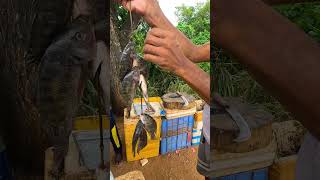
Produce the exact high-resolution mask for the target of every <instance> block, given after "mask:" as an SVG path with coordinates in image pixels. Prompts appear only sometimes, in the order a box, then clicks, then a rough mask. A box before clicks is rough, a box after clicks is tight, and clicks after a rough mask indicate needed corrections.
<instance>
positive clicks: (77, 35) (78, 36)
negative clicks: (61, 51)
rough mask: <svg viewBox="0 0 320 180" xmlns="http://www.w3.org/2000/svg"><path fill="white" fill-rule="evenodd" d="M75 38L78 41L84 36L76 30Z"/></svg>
mask: <svg viewBox="0 0 320 180" xmlns="http://www.w3.org/2000/svg"><path fill="white" fill-rule="evenodd" d="M75 38H76V39H77V40H79V41H80V40H83V39H84V36H83V35H82V34H81V33H80V32H76V34H75Z"/></svg>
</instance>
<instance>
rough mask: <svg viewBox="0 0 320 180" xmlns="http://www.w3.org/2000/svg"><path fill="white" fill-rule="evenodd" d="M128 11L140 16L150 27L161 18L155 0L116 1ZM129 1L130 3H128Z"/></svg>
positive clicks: (161, 14)
mask: <svg viewBox="0 0 320 180" xmlns="http://www.w3.org/2000/svg"><path fill="white" fill-rule="evenodd" d="M117 1H118V2H119V3H121V5H122V6H123V7H124V8H125V9H127V10H128V11H130V10H131V11H132V12H134V13H137V14H140V15H141V16H143V17H144V19H145V20H146V22H147V23H148V24H150V25H151V26H155V24H156V22H155V21H156V19H158V18H160V17H163V13H162V11H161V8H160V6H159V3H158V1H157V0H117ZM130 1H131V2H130Z"/></svg>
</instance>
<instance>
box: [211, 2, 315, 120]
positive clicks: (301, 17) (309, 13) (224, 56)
mask: <svg viewBox="0 0 320 180" xmlns="http://www.w3.org/2000/svg"><path fill="white" fill-rule="evenodd" d="M275 10H277V11H278V12H279V13H281V14H282V15H284V16H285V17H287V18H288V19H289V20H291V21H292V22H293V23H295V24H296V25H297V26H298V27H300V28H301V29H303V30H304V31H305V32H306V33H307V34H308V35H309V36H311V37H312V38H313V39H315V40H316V41H317V42H320V3H302V4H295V5H282V6H277V7H275ZM283 48H285V47H283ZM214 54H215V63H214V66H213V74H214V75H215V78H216V79H217V80H218V90H219V93H220V94H221V95H223V96H237V97H242V98H244V99H245V100H247V101H249V102H251V103H256V104H261V105H263V107H264V108H265V109H266V110H267V111H269V112H271V113H272V114H273V115H274V116H275V118H276V120H278V121H282V120H288V119H289V118H291V116H290V114H289V113H288V112H287V111H286V110H285V109H284V108H283V107H282V106H281V105H280V103H279V102H278V101H277V100H275V99H274V98H273V97H272V96H270V95H269V94H268V93H267V92H265V90H264V89H263V88H262V87H261V86H260V85H259V84H258V83H257V82H256V81H255V80H254V79H252V78H251V77H250V75H249V74H248V72H247V71H246V68H245V67H244V66H242V65H240V64H239V63H237V60H236V59H235V58H234V57H232V56H230V55H229V54H228V53H227V52H225V51H223V50H222V49H219V48H215V49H214Z"/></svg>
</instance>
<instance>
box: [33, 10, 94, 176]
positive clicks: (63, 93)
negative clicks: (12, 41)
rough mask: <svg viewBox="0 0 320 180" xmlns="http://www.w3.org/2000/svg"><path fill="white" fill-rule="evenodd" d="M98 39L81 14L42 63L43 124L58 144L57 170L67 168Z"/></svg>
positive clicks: (40, 101)
mask: <svg viewBox="0 0 320 180" xmlns="http://www.w3.org/2000/svg"><path fill="white" fill-rule="evenodd" d="M95 56H96V40H95V35H94V29H93V25H92V23H91V21H90V20H89V18H88V17H85V16H79V17H78V18H77V19H75V21H74V22H73V23H71V24H70V25H69V27H68V28H67V30H66V31H65V32H64V33H63V34H61V35H60V36H58V38H56V40H55V41H54V42H53V43H52V44H51V45H50V46H49V47H48V49H47V50H46V52H45V54H44V56H43V58H42V60H41V65H40V68H41V70H40V74H39V84H38V93H39V96H38V108H39V113H40V120H41V126H42V128H43V130H44V132H46V136H47V139H48V143H49V145H50V146H53V147H54V169H53V174H59V173H60V172H62V170H63V160H64V157H65V155H66V153H67V149H68V142H69V135H70V133H71V130H72V124H73V117H74V115H75V113H76V110H77V107H78V104H79V101H80V98H81V97H82V93H83V90H84V86H85V82H86V80H87V79H88V76H89V74H88V71H89V70H88V64H89V62H90V61H92V60H93V59H95Z"/></svg>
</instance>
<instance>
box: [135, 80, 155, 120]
mask: <svg viewBox="0 0 320 180" xmlns="http://www.w3.org/2000/svg"><path fill="white" fill-rule="evenodd" d="M139 87H140V90H141V92H142V96H143V99H144V101H145V103H146V105H147V109H146V113H149V114H152V113H155V112H156V110H155V109H154V108H153V107H152V106H151V104H150V102H149V96H148V88H147V81H146V79H145V78H144V75H143V74H140V76H139Z"/></svg>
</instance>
